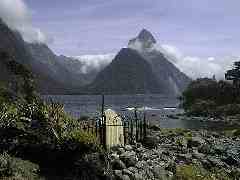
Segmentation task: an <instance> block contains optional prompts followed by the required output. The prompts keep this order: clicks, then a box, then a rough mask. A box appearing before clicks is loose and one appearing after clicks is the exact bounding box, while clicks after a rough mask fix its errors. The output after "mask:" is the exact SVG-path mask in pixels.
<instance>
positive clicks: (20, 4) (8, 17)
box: [0, 0, 48, 43]
mask: <svg viewBox="0 0 240 180" xmlns="http://www.w3.org/2000/svg"><path fill="white" fill-rule="evenodd" d="M31 14H32V12H31V10H30V9H29V8H28V7H27V5H26V4H25V2H24V1H23V0H0V17H1V19H2V20H3V21H4V22H5V23H6V24H7V25H8V26H9V27H10V28H11V29H13V30H17V31H19V32H20V33H21V35H22V36H23V39H24V40H25V41H27V42H41V43H46V42H47V41H48V38H47V37H46V35H45V34H43V33H42V32H41V31H40V29H38V28H36V27H33V25H32V22H31Z"/></svg>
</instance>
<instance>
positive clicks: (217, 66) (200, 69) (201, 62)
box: [161, 44, 238, 79]
mask: <svg viewBox="0 0 240 180" xmlns="http://www.w3.org/2000/svg"><path fill="white" fill-rule="evenodd" d="M161 52H163V53H164V54H165V56H166V57H167V58H168V59H169V60H170V61H171V62H172V63H173V64H175V65H176V66H177V67H178V68H179V69H180V70H181V71H182V72H184V73H186V74H187V75H188V76H189V77H191V78H193V79H196V78H200V77H209V78H211V77H213V75H215V76H216V78H217V79H224V74H225V72H226V71H227V70H228V69H229V68H231V67H232V64H233V62H234V61H236V59H238V57H234V56H229V57H221V58H215V57H207V58H200V57H192V56H185V55H184V53H182V52H181V51H180V50H179V49H177V48H176V47H174V46H171V45H167V44H164V45H161Z"/></svg>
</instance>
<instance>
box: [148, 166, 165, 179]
mask: <svg viewBox="0 0 240 180" xmlns="http://www.w3.org/2000/svg"><path fill="white" fill-rule="evenodd" d="M152 172H153V175H154V177H155V178H156V179H159V180H166V179H168V171H166V170H165V169H164V168H163V167H161V166H155V167H153V169H152Z"/></svg>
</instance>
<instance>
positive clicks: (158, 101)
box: [43, 95, 225, 129]
mask: <svg viewBox="0 0 240 180" xmlns="http://www.w3.org/2000/svg"><path fill="white" fill-rule="evenodd" d="M43 98H44V99H45V100H46V101H50V100H52V101H54V102H59V103H62V104H64V106H65V110H66V111H67V112H68V113H70V114H71V115H73V116H74V117H76V118H79V117H81V116H85V115H87V116H93V117H94V116H97V115H98V114H99V113H100V111H101V102H102V97H101V96H98V95H55V96H52V95H49V96H43ZM178 105H179V101H178V100H177V98H173V97H165V96H162V95H106V96H105V107H106V109H107V108H111V109H113V110H115V111H117V112H118V113H120V114H121V115H123V116H133V114H134V112H133V108H134V107H137V108H138V109H139V114H138V115H139V116H141V117H142V116H143V112H144V111H145V112H146V115H147V119H148V120H150V121H151V122H152V123H156V124H158V125H160V126H161V127H163V128H187V129H211V128H215V129H216V128H221V127H224V126H225V125H224V124H222V123H216V122H200V121H197V120H194V121H192V120H181V119H171V118H168V117H167V115H170V114H178V113H182V112H183V110H181V109H178V108H174V107H178Z"/></svg>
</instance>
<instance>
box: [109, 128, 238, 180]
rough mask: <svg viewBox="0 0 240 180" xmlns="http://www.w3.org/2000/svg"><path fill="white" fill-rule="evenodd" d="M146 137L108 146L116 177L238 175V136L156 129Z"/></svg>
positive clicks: (151, 178) (144, 179) (134, 179)
mask: <svg viewBox="0 0 240 180" xmlns="http://www.w3.org/2000/svg"><path fill="white" fill-rule="evenodd" d="M150 134H151V135H150V136H148V137H147V138H146V139H145V141H144V142H143V143H142V144H141V143H137V144H135V145H126V146H124V147H116V148H113V149H111V151H110V154H109V162H110V165H111V169H112V171H113V174H114V179H117V180H156V179H160V180H168V179H187V178H188V177H186V176H191V177H190V178H189V179H204V178H206V177H209V178H208V179H214V178H215V179H240V137H239V136H227V135H226V134H224V133H220V132H218V133H217V132H212V131H190V130H183V129H172V130H171V129H159V130H155V131H151V133H150Z"/></svg>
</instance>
